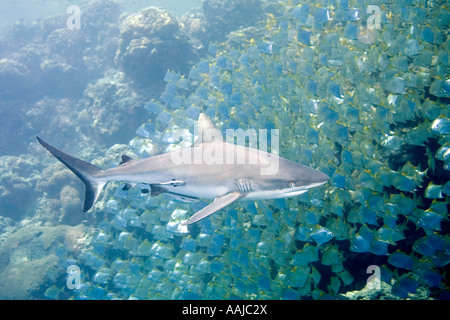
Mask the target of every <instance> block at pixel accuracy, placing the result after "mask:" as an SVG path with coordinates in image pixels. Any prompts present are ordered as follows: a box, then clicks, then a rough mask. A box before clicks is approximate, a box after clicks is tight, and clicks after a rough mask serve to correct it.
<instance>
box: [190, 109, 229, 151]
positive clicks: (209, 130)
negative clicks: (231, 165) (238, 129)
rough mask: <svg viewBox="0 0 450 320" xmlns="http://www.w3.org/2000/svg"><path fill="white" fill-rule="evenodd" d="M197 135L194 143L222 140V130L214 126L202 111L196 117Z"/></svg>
mask: <svg viewBox="0 0 450 320" xmlns="http://www.w3.org/2000/svg"><path fill="white" fill-rule="evenodd" d="M197 125H198V136H197V140H196V141H195V144H196V145H199V144H201V143H206V142H222V141H223V136H222V132H220V130H219V129H217V128H216V126H215V125H214V124H213V123H212V121H211V119H210V118H209V117H208V116H207V115H206V114H204V113H200V116H199V117H198V123H197Z"/></svg>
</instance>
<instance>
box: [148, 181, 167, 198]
mask: <svg viewBox="0 0 450 320" xmlns="http://www.w3.org/2000/svg"><path fill="white" fill-rule="evenodd" d="M150 190H151V193H150V195H151V196H152V197H156V196H157V195H159V194H161V193H164V192H166V191H167V189H166V188H163V187H161V186H158V185H157V184H151V185H150Z"/></svg>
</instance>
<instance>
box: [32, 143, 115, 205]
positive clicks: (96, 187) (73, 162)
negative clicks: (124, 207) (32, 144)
mask: <svg viewBox="0 0 450 320" xmlns="http://www.w3.org/2000/svg"><path fill="white" fill-rule="evenodd" d="M36 138H37V140H38V141H39V143H40V144H41V145H42V146H43V147H44V148H45V149H47V150H48V151H49V152H50V153H51V154H52V155H54V156H55V157H56V158H57V159H58V160H59V161H61V162H62V163H64V164H65V165H66V167H67V168H69V169H70V170H72V172H73V173H75V174H76V175H77V176H78V178H80V179H81V181H83V182H84V185H85V187H86V195H85V198H84V207H83V211H84V212H86V211H88V210H89V209H90V208H91V207H92V206H93V205H94V203H95V201H97V199H98V196H99V195H100V192H101V191H102V189H103V187H104V186H105V184H106V182H107V181H105V180H103V179H99V177H98V175H99V173H101V172H103V170H102V169H100V168H99V167H96V166H94V165H93V164H90V163H88V162H85V161H83V160H80V159H77V158H74V157H72V156H69V155H68V154H66V153H64V152H62V151H61V150H58V149H56V148H55V147H53V146H51V145H49V144H48V143H47V142H45V141H44V140H42V139H40V138H39V137H36Z"/></svg>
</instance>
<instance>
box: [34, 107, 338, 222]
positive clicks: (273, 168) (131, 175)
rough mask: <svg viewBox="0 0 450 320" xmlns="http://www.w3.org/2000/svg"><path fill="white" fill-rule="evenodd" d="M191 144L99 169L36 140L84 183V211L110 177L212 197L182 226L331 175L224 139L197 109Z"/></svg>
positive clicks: (185, 195) (180, 194)
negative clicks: (193, 136) (195, 126)
mask: <svg viewBox="0 0 450 320" xmlns="http://www.w3.org/2000/svg"><path fill="white" fill-rule="evenodd" d="M197 126H198V130H197V131H198V135H197V140H196V141H195V143H194V144H193V145H192V146H190V147H187V148H180V149H179V150H174V151H171V152H167V153H162V154H159V155H155V156H151V157H148V158H142V159H134V158H132V157H129V156H127V155H122V161H121V163H120V164H119V165H118V166H116V167H113V168H109V169H105V170H103V169H101V168H99V167H97V166H95V165H93V164H91V163H89V162H86V161H83V160H81V159H78V158H76V157H73V156H71V155H68V154H66V153H64V152H63V151H61V150H59V149H57V148H55V147H53V146H51V145H49V144H48V143H47V142H45V141H44V140H42V139H41V138H39V137H36V138H37V140H38V141H39V143H40V144H41V145H42V146H43V147H44V148H45V149H47V150H48V151H49V152H50V153H51V154H52V155H53V156H55V157H56V158H57V159H58V160H59V161H61V162H62V163H63V164H64V165H65V166H66V167H67V168H68V169H70V170H71V171H72V172H73V173H74V174H75V175H76V176H77V177H78V178H80V179H81V180H82V181H83V182H84V185H85V189H86V192H85V199H84V207H83V211H84V212H86V211H88V210H90V209H91V208H92V207H93V206H94V204H95V202H96V201H97V199H98V198H99V195H100V193H101V191H102V189H103V187H104V186H105V185H106V183H107V182H109V181H121V182H125V183H126V184H125V187H124V189H129V188H131V187H133V186H135V185H137V184H139V185H140V186H146V187H147V188H143V189H142V190H141V191H142V192H143V193H150V195H151V196H157V195H159V194H166V195H169V196H173V197H175V198H177V199H179V200H182V201H186V202H190V201H198V200H200V199H205V200H207V199H211V200H213V201H212V202H211V203H210V204H208V205H206V206H205V207H204V208H203V209H201V210H200V211H198V212H196V213H195V214H194V215H192V216H191V217H190V218H189V219H188V220H186V221H184V222H182V223H181V225H184V226H186V225H190V224H193V223H195V222H198V221H200V220H202V219H204V218H206V217H209V216H210V215H212V214H214V213H216V212H218V211H219V210H221V209H223V208H225V207H227V206H229V205H230V204H232V203H234V202H236V201H238V200H259V199H277V198H287V197H293V196H297V195H300V194H302V193H304V192H307V191H308V189H310V188H314V187H318V186H321V185H323V184H325V183H327V182H328V180H329V179H330V178H329V177H328V176H327V175H326V174H324V173H323V172H321V171H319V170H317V169H314V168H311V167H308V166H305V165H302V164H300V163H297V162H294V161H291V160H288V159H285V158H282V157H280V156H279V155H277V154H275V153H268V152H266V151H263V150H258V149H256V148H250V147H247V146H245V145H238V144H234V143H230V142H228V140H226V141H225V140H224V139H223V135H222V133H221V131H220V130H218V129H217V128H216V127H215V126H214V124H213V123H212V121H211V119H210V118H209V117H208V116H207V115H205V114H204V113H201V114H200V116H199V119H198V122H197Z"/></svg>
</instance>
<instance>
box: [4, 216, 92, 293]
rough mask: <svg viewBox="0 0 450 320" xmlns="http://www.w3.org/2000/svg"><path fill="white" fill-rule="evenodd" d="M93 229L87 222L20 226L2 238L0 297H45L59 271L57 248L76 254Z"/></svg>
mask: <svg viewBox="0 0 450 320" xmlns="http://www.w3.org/2000/svg"><path fill="white" fill-rule="evenodd" d="M91 232H92V230H91V229H89V228H88V227H86V226H84V225H81V224H80V225H78V226H76V227H70V226H65V225H59V226H35V225H28V226H21V227H20V228H17V229H16V230H15V232H10V233H9V235H8V236H7V237H6V238H4V239H2V240H1V241H0V299H32V298H35V299H42V298H45V296H44V292H45V291H46V290H47V285H46V284H47V283H48V281H49V277H50V279H53V280H55V277H57V276H58V277H61V276H62V277H63V278H64V276H65V273H62V274H59V275H57V274H58V272H53V270H57V269H58V264H59V258H58V256H57V254H55V253H57V251H58V248H61V247H64V248H66V250H68V251H70V252H71V253H72V254H74V255H77V254H79V253H80V252H81V251H83V250H84V249H85V248H86V245H87V243H89V241H90V240H89V237H90V234H91Z"/></svg>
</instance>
